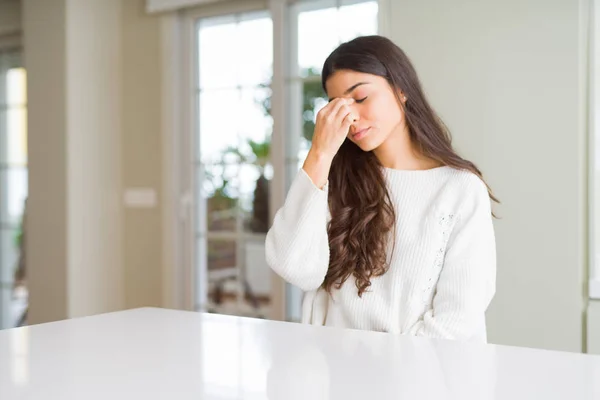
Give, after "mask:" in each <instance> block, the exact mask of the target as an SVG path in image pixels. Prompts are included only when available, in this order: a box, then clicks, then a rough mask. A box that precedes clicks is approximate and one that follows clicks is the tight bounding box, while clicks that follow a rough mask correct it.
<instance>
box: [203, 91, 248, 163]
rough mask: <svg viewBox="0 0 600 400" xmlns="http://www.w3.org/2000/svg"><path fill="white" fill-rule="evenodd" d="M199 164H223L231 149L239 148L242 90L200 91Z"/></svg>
mask: <svg viewBox="0 0 600 400" xmlns="http://www.w3.org/2000/svg"><path fill="white" fill-rule="evenodd" d="M199 119H200V132H199V134H200V140H199V142H200V143H199V144H200V148H199V154H200V161H202V162H205V163H216V162H218V161H221V160H222V158H223V157H224V155H225V153H226V152H227V150H228V148H229V147H236V146H237V145H238V142H239V141H238V126H239V124H240V123H241V122H243V121H240V91H239V90H237V89H227V90H207V91H202V92H200V99H199Z"/></svg>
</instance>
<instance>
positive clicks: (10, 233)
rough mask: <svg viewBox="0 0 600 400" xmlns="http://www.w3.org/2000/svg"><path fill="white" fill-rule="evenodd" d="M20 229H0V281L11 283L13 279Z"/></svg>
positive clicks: (16, 262)
mask: <svg viewBox="0 0 600 400" xmlns="http://www.w3.org/2000/svg"><path fill="white" fill-rule="evenodd" d="M19 232H20V230H16V229H0V242H1V243H2V247H0V251H2V253H1V254H0V257H1V260H0V262H1V263H2V264H1V266H0V272H1V275H0V283H8V284H12V282H13V280H14V274H15V270H16V268H17V264H18V262H19V246H18V241H19V239H20V235H19Z"/></svg>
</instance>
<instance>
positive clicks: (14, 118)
mask: <svg viewBox="0 0 600 400" xmlns="http://www.w3.org/2000/svg"><path fill="white" fill-rule="evenodd" d="M1 120H2V118H0V121H1ZM6 128H7V138H6V142H5V143H6V144H5V146H6V147H5V148H4V149H2V160H1V161H5V162H8V163H15V164H21V165H23V164H26V163H27V109H25V108H24V107H15V108H9V109H8V110H6ZM3 142H4V141H3Z"/></svg>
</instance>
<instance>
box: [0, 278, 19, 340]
mask: <svg viewBox="0 0 600 400" xmlns="http://www.w3.org/2000/svg"><path fill="white" fill-rule="evenodd" d="M14 314H16V310H15V309H14V306H13V301H12V289H11V287H10V286H6V285H2V284H0V329H6V328H13V327H14V324H13V319H14Z"/></svg>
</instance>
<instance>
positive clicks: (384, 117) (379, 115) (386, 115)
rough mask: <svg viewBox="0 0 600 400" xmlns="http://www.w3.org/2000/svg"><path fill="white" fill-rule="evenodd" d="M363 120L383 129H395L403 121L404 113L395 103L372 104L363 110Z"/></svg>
mask: <svg viewBox="0 0 600 400" xmlns="http://www.w3.org/2000/svg"><path fill="white" fill-rule="evenodd" d="M361 119H365V120H367V121H369V122H371V123H373V124H375V125H377V126H380V127H381V128H384V127H393V126H396V125H398V124H399V123H400V121H401V120H402V119H403V113H402V111H401V110H400V108H399V107H397V106H396V105H395V104H394V103H393V102H389V101H381V102H372V103H371V104H369V105H368V107H365V108H364V110H361Z"/></svg>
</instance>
